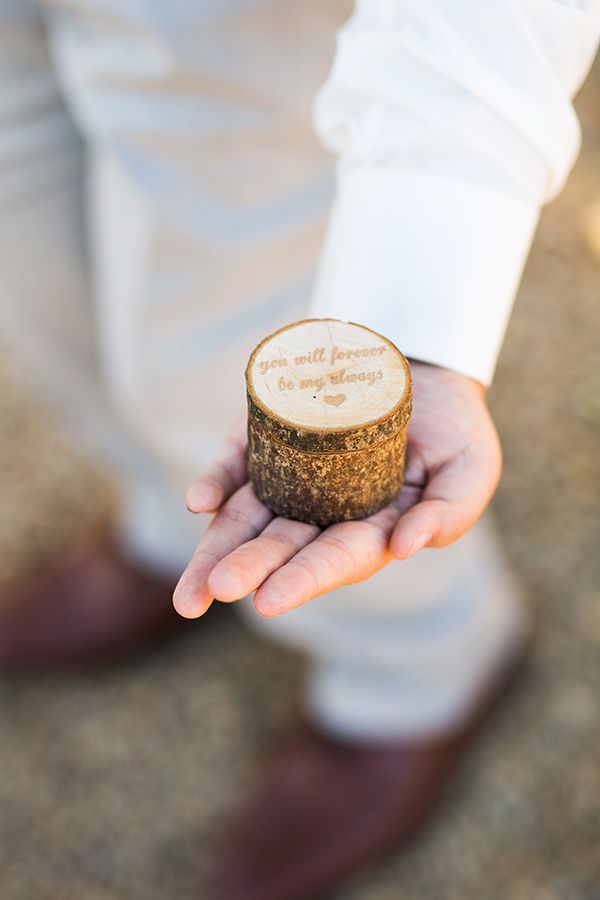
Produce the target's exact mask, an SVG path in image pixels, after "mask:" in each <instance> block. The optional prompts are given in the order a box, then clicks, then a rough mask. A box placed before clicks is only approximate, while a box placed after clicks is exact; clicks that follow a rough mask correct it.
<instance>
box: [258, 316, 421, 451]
mask: <svg viewBox="0 0 600 900" xmlns="http://www.w3.org/2000/svg"><path fill="white" fill-rule="evenodd" d="M246 385H247V393H248V405H249V409H250V415H251V418H252V419H253V420H254V421H255V423H256V424H257V425H258V426H259V427H261V426H262V427H264V428H265V429H266V430H268V431H270V432H271V433H272V435H273V437H274V438H275V439H277V440H280V441H282V442H283V443H286V444H290V445H291V446H294V447H296V448H298V449H301V450H306V451H311V452H320V453H323V452H329V451H337V452H340V451H344V450H358V449H363V448H365V447H369V446H372V445H374V444H377V443H379V442H380V441H382V440H384V439H386V438H388V437H391V436H392V435H394V434H395V433H396V432H397V431H398V430H399V429H400V428H402V427H404V426H405V425H406V423H407V422H408V417H409V415H410V407H411V382H410V370H409V366H408V362H407V361H406V359H405V357H404V356H403V355H402V353H401V352H400V351H399V350H398V348H397V347H396V346H395V345H394V344H393V343H392V342H391V341H389V340H388V339H387V338H385V337H383V336H382V335H380V334H378V333H377V332H375V331H372V330H371V329H370V328H366V327H365V326H364V325H358V324H356V323H354V322H342V321H340V320H339V319H304V320H302V321H300V322H294V323H292V324H291V325H286V326H285V327H284V328H281V329H279V331H276V332H275V333H274V334H271V335H269V336H268V337H267V338H265V339H264V340H263V341H261V343H260V344H259V345H258V346H257V347H256V348H255V349H254V351H253V352H252V355H251V356H250V359H249V361H248V365H247V368H246Z"/></svg>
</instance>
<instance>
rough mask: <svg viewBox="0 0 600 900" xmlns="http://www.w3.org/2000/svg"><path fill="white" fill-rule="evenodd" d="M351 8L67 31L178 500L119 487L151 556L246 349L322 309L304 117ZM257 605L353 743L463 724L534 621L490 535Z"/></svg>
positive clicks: (150, 401) (151, 433)
mask: <svg viewBox="0 0 600 900" xmlns="http://www.w3.org/2000/svg"><path fill="white" fill-rule="evenodd" d="M347 8H348V4H339V5H338V4H336V3H323V2H322V0H319V2H316V0H314V2H313V0H311V2H308V0H294V2H287V3H281V2H269V0H256V2H252V3H247V2H245V3H242V2H233V0H232V2H229V3H225V2H223V3H219V4H215V3H210V2H208V0H203V2H200V0H198V2H196V3H189V2H186V3H183V2H180V3H172V4H169V5H168V7H167V6H166V5H158V4H155V3H152V2H150V0H147V2H136V3H133V2H122V3H120V4H119V5H118V6H115V5H114V4H112V3H111V4H108V3H107V4H106V9H105V10H104V12H103V4H102V3H101V2H97V3H95V4H94V7H93V8H90V6H89V4H84V3H83V2H81V3H80V2H78V0H73V2H72V3H71V4H70V7H69V10H70V11H69V13H68V14H65V13H64V11H62V12H60V14H57V16H56V18H55V19H54V30H53V35H54V52H55V54H56V56H57V59H59V60H60V66H61V72H62V78H63V84H64V87H65V90H66V91H67V92H68V94H69V96H70V99H71V104H72V109H73V110H74V112H75V115H76V117H77V121H78V123H79V125H80V127H81V128H82V129H83V131H84V132H85V134H86V136H87V140H88V142H89V144H90V148H91V161H92V169H91V172H92V191H93V192H92V199H93V213H94V214H93V225H94V257H95V263H96V274H97V286H98V291H97V293H98V309H99V322H100V328H101V335H102V355H103V362H104V366H105V369H106V372H107V375H108V378H109V382H110V386H111V391H112V395H113V397H114V400H115V403H116V404H117V405H118V407H119V409H120V411H121V414H122V416H123V418H124V420H126V421H128V422H129V423H130V425H131V427H132V428H133V429H134V430H135V433H136V435H137V436H138V438H139V440H140V441H141V442H142V443H144V445H145V446H146V447H147V448H148V450H149V452H150V453H151V455H152V456H153V458H154V459H155V460H156V461H157V463H158V465H159V467H160V468H161V471H162V472H163V474H164V479H163V486H164V490H158V489H156V485H155V489H154V490H153V492H151V495H146V496H145V497H144V496H143V493H142V492H140V490H139V488H138V485H137V484H136V483H135V481H130V482H129V484H128V485H127V488H126V491H125V493H124V497H125V498H126V500H127V502H126V503H125V504H124V510H126V515H124V521H125V522H126V530H127V533H128V535H129V538H130V540H131V542H132V544H133V545H135V546H136V547H137V550H138V551H139V552H140V553H141V554H145V555H147V556H148V558H152V559H156V558H157V557H159V556H161V555H162V556H165V557H166V556H168V557H169V558H170V559H172V560H173V562H178V563H180V564H183V562H184V561H185V556H186V554H187V553H188V552H189V548H188V546H187V540H186V539H184V538H183V537H180V532H178V531H177V530H176V529H173V528H171V527H170V526H168V525H167V523H168V522H169V521H170V520H171V518H172V517H171V514H170V512H169V510H173V509H174V508H175V507H177V508H180V506H178V505H179V504H180V503H181V501H180V497H181V493H182V490H183V485H184V484H185V483H186V482H187V481H188V480H189V479H190V478H191V477H193V475H194V474H195V473H196V472H197V470H198V469H200V468H202V467H203V466H204V465H205V464H206V463H207V462H208V461H209V460H210V458H211V457H212V455H213V453H214V451H215V449H216V448H217V447H218V446H219V444H220V442H221V440H222V437H223V435H224V433H225V431H226V430H227V429H228V428H229V426H230V424H231V422H232V421H233V419H234V418H235V416H236V415H237V413H238V411H239V410H240V409H241V407H242V405H243V403H244V384H243V369H244V366H245V362H246V359H247V356H248V354H249V352H250V350H251V349H252V347H253V346H254V345H255V344H256V343H257V341H258V340H260V339H261V338H262V337H263V336H264V335H265V334H266V333H268V332H269V331H272V330H274V329H275V328H277V327H279V326H280V325H282V324H285V323H286V322H289V321H292V320H293V319H295V318H299V317H301V316H302V315H303V314H304V313H305V310H306V308H307V298H308V294H309V291H310V286H311V281H312V278H313V269H314V264H315V261H316V259H317V255H318V250H319V247H320V243H321V240H322V235H323V226H324V219H325V216H326V211H327V208H328V204H329V200H330V197H331V167H330V163H329V161H328V160H327V158H326V157H325V155H324V153H323V152H322V151H321V150H320V149H319V147H318V146H317V144H316V141H315V139H314V137H313V136H312V130H311V127H310V107H311V103H312V99H313V97H314V94H315V92H316V89H317V88H318V86H319V84H320V83H321V81H322V80H323V77H324V75H325V73H326V70H327V68H328V65H329V63H330V61H331V56H332V51H333V38H334V33H335V30H336V28H337V26H338V25H339V24H340V23H341V21H342V18H343V13H345V12H346V11H347ZM107 10H109V11H108V12H107ZM169 497H170V498H171V500H170V501H169V499H168V498H169ZM161 498H162V499H161ZM190 521H191V520H190ZM190 534H191V531H190ZM191 536H192V537H194V536H193V535H191ZM243 606H244V605H243ZM244 608H246V609H247V610H248V614H249V616H250V619H251V621H252V622H254V623H255V624H257V625H259V627H261V628H262V629H264V630H265V631H266V632H267V633H269V634H272V635H273V636H274V637H276V638H277V639H280V640H285V641H288V642H290V643H292V644H294V645H295V646H298V647H300V648H302V649H304V650H306V651H307V652H308V653H309V655H310V656H311V658H312V666H311V675H310V684H309V699H308V703H309V705H310V707H311V709H312V710H313V713H314V715H316V716H317V717H318V718H320V719H321V720H322V721H323V722H324V723H325V724H326V725H327V726H328V727H330V728H332V729H336V730H338V731H340V732H343V733H348V734H350V733H352V734H370V735H384V734H397V733H409V732H413V731H419V732H422V731H423V730H431V729H435V728H438V727H442V726H444V725H446V724H448V723H449V722H450V721H454V720H456V719H457V718H459V717H460V716H461V715H464V714H465V712H466V710H467V708H468V706H469V704H470V703H472V701H473V698H474V695H475V692H476V690H477V689H478V688H479V686H480V685H481V682H482V680H483V679H485V677H487V676H488V675H489V674H490V672H491V671H492V670H493V668H494V667H495V666H497V665H498V662H499V659H500V658H501V656H502V655H504V654H505V653H506V652H508V648H509V647H510V645H511V643H512V642H513V641H514V640H515V638H516V635H517V634H518V633H519V629H520V624H521V621H522V617H521V612H520V607H519V606H518V603H517V592H516V590H515V589H514V586H513V584H512V582H511V578H510V576H509V575H508V573H507V571H506V567H505V565H504V563H503V561H502V559H501V556H500V555H499V551H498V548H497V543H496V541H495V539H494V537H493V534H492V533H491V532H490V530H489V528H487V527H486V525H485V524H483V525H481V526H478V527H477V528H476V529H475V530H473V532H472V533H470V534H469V535H468V536H466V537H465V538H463V539H462V540H461V541H460V542H458V543H457V544H456V545H454V546H452V547H449V548H446V549H444V550H436V551H426V552H424V553H422V554H421V555H419V556H418V557H416V558H415V559H414V560H411V561H409V562H406V563H397V564H392V565H390V566H388V567H386V568H385V569H384V570H382V572H381V573H378V574H377V575H376V576H374V577H373V578H372V579H370V580H369V582H368V583H365V584H359V585H353V586H350V587H347V588H343V589H340V590H339V591H335V592H332V593H331V594H329V595H327V596H326V597H324V598H321V599H319V600H317V601H314V602H313V603H311V604H309V605H307V606H306V607H303V608H302V609H299V610H296V611H294V612H292V613H287V614H285V615H284V616H282V617H280V618H279V619H275V620H268V621H266V620H261V619H259V618H258V617H257V616H256V615H254V613H253V612H252V610H251V608H249V604H245V607H244Z"/></svg>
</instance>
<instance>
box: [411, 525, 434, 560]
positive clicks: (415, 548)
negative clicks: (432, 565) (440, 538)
mask: <svg viewBox="0 0 600 900" xmlns="http://www.w3.org/2000/svg"><path fill="white" fill-rule="evenodd" d="M432 537H433V535H432V533H431V532H430V531H422V532H421V534H418V535H417V536H416V538H415V539H414V541H413V542H412V544H411V547H410V550H409V551H408V553H407V554H406V556H405V557H404V558H405V559H410V557H411V556H414V555H415V553H418V552H419V550H422V549H423V547H426V546H427V544H428V543H429V541H430V540H431V538H432Z"/></svg>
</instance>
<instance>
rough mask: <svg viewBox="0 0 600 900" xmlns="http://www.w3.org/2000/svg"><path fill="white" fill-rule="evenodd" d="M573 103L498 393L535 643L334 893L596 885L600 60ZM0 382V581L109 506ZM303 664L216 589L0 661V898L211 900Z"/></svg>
mask: <svg viewBox="0 0 600 900" xmlns="http://www.w3.org/2000/svg"><path fill="white" fill-rule="evenodd" d="M578 107H579V110H580V113H581V116H582V120H583V124H584V133H585V146H584V152H583V155H582V158H581V160H580V162H579V163H578V165H577V167H576V170H575V172H574V173H573V176H572V178H571V180H570V182H569V185H568V187H567V190H566V191H565V193H564V194H563V195H562V197H561V198H560V199H559V200H558V201H557V202H555V203H554V204H552V206H550V207H549V208H548V209H547V210H546V211H545V212H544V215H543V219H542V223H541V227H540V231H539V234H538V237H537V240H536V243H535V246H534V249H533V252H532V255H531V258H530V261H529V264H528V267H527V271H526V275H525V279H524V283H523V286H522V289H521V292H520V296H519V300H518V302H517V306H516V309H515V312H514V316H513V318H512V321H511V325H510V330H509V335H508V338H507V341H506V343H505V347H504V352H503V356H502V360H501V364H500V367H499V371H498V375H497V380H496V383H495V386H494V388H493V391H492V397H491V403H492V406H493V410H494V413H495V415H496V418H497V421H498V423H499V427H500V431H501V434H502V436H503V444H504V449H505V460H506V463H505V475H504V479H503V483H502V485H501V488H500V490H499V492H498V495H497V498H496V500H495V503H494V505H495V509H496V513H497V517H498V519H499V520H500V523H501V525H502V527H503V533H504V536H505V540H506V544H507V548H508V552H509V554H510V556H511V558H512V560H513V562H514V565H515V567H516V569H517V570H518V572H519V573H520V575H521V577H522V579H523V581H524V583H525V585H526V586H527V588H528V592H529V595H530V598H531V602H532V605H533V607H534V609H535V611H536V613H537V618H538V622H539V640H538V643H537V647H536V649H535V651H534V653H533V657H532V660H531V665H530V667H529V669H528V671H527V673H526V675H525V676H524V678H523V679H522V680H521V683H520V685H519V686H518V688H517V690H516V692H515V693H514V694H513V695H512V697H511V699H510V701H509V702H507V703H506V704H505V706H504V707H503V708H502V709H501V710H500V711H499V713H498V715H497V717H496V718H495V720H494V721H493V723H492V724H491V725H490V726H489V727H488V729H487V730H486V732H485V733H484V734H483V735H482V738H481V740H480V741H479V743H478V744H477V746H476V747H475V748H474V749H473V751H472V753H470V755H469V758H468V759H466V760H465V765H464V767H463V771H462V773H461V775H460V777H459V778H458V779H457V780H456V783H455V785H454V787H453V789H452V791H451V796H450V797H449V798H448V802H447V803H446V804H445V805H444V807H443V809H442V810H441V813H440V815H439V817H438V819H437V820H436V821H435V823H433V825H432V827H431V828H430V829H429V830H428V831H427V832H426V833H425V834H424V835H423V837H422V838H421V839H420V840H419V841H417V842H416V843H415V844H414V845H413V846H412V847H411V848H410V851H407V852H405V853H403V854H400V855H398V856H397V857H396V858H394V857H391V858H388V859H387V860H386V861H385V862H384V863H382V864H380V865H378V866H374V867H372V868H370V869H369V870H368V871H366V872H364V873H363V874H361V875H360V876H359V877H358V878H356V879H355V880H354V881H352V882H350V883H349V884H347V885H346V886H345V887H344V888H343V889H342V890H340V891H339V892H338V893H337V894H336V895H335V898H333V897H332V898H331V900H429V898H431V900H455V898H456V900H465V898H469V900H470V898H477V900H507V898H508V900H596V898H600V850H599V839H600V768H599V765H598V757H597V748H598V745H599V738H600V723H599V716H598V697H599V696H600V692H599V690H598V689H599V687H600V685H599V674H600V672H599V665H598V661H599V659H600V653H599V652H598V651H599V646H598V643H599V634H600V552H599V544H598V536H599V535H600V471H599V469H600V464H599V453H598V450H599V435H600V341H599V340H598V334H599V332H600V303H599V299H600V298H599V293H600V290H599V286H600V112H599V110H600V67H598V66H597V67H596V71H595V74H594V76H593V78H592V79H591V80H590V82H589V83H588V85H587V86H586V88H585V90H584V92H583V93H582V94H581V96H580V99H579V102H578ZM0 390H1V399H0V465H1V471H2V473H3V475H4V477H5V484H4V485H3V495H2V506H1V509H0V560H1V571H0V577H1V578H2V579H3V581H4V583H8V582H9V581H10V579H11V578H13V577H15V576H17V575H18V573H19V572H21V571H22V570H23V568H24V566H25V564H26V560H27V559H28V558H30V557H31V556H32V555H37V556H38V557H39V556H40V555H48V556H51V555H52V554H53V552H55V550H56V549H57V548H59V547H60V546H61V545H62V544H63V543H64V542H67V541H69V540H70V539H71V538H72V536H73V535H74V533H75V531H77V532H78V533H79V532H80V531H81V530H82V528H85V527H89V528H90V529H91V528H93V527H94V524H95V520H96V517H97V515H98V510H101V512H102V515H105V514H108V512H109V508H110V503H109V501H107V499H106V498H107V492H106V485H105V484H104V483H103V481H102V479H101V478H100V477H99V476H98V475H97V474H96V473H95V472H94V471H93V470H92V469H91V468H90V467H89V466H87V465H86V464H85V463H84V462H83V461H82V460H81V459H80V458H79V457H77V456H76V455H75V453H74V451H73V450H72V449H71V448H70V447H69V444H68V443H67V441H66V439H65V437H64V436H63V435H61V434H60V433H59V432H58V431H57V430H56V429H55V427H54V426H53V425H52V424H51V423H50V422H48V421H47V420H46V418H45V416H44V414H43V413H42V412H41V411H40V410H39V409H38V408H37V407H36V405H35V403H34V402H33V401H32V400H31V399H30V398H29V397H28V396H27V394H26V391H25V389H24V387H23V385H22V384H21V383H20V381H19V378H18V376H17V375H16V373H15V370H14V368H13V370H11V371H10V372H9V371H8V370H7V369H6V370H5V369H3V370H2V371H1V372H0ZM92 511H93V512H92ZM301 674H302V663H301V662H300V660H298V659H297V658H295V657H294V656H292V655H290V654H289V653H288V652H287V651H283V650H281V649H279V648H277V647H272V646H267V645H265V644H263V643H262V642H261V641H259V640H258V639H257V638H256V637H255V636H251V635H249V634H247V633H246V632H245V631H244V630H243V629H242V627H241V625H240V624H239V623H238V621H237V619H236V617H235V616H234V615H232V614H231V612H230V610H229V609H225V608H219V609H217V610H215V612H214V614H212V615H211V616H210V618H209V619H207V620H206V622H202V623H198V624H197V625H190V627H189V628H187V629H186V630H185V632H184V633H182V634H181V635H180V636H178V637H177V638H175V639H174V640H172V641H170V642H169V643H168V644H166V645H165V646H163V647H162V648H161V649H160V650H159V651H157V652H155V653H153V654H151V655H148V656H145V657H143V658H141V659H136V660H134V661H132V662H131V663H129V664H128V665H126V666H119V667H116V668H111V669H109V670H103V671H101V672H96V673H90V672H71V673H68V674H65V673H63V674H58V673H54V674H51V675H47V674H46V675H40V674H38V675H29V676H20V677H3V678H2V680H1V681H0V723H1V733H2V741H1V743H0V810H1V811H2V812H1V817H0V897H1V898H2V900H71V898H73V900H175V898H177V900H192V898H194V900H198V898H201V900H202V894H201V892H200V891H199V889H198V887H197V884H198V880H199V879H200V878H201V875H202V871H203V869H204V867H205V865H206V863H207V860H210V858H211V854H212V851H213V848H214V847H215V845H216V844H218V842H219V836H220V833H221V828H222V824H223V822H224V820H225V818H226V816H227V814H228V811H229V810H230V809H231V807H232V806H233V804H234V803H235V802H236V800H237V797H238V795H239V793H240V791H243V790H244V789H245V787H246V785H247V784H249V783H250V781H251V780H252V778H253V776H254V774H255V772H256V771H257V766H258V765H259V761H260V758H261V757H262V756H263V755H264V753H265V752H266V748H267V747H268V744H269V741H270V739H271V738H272V737H273V736H274V735H276V734H277V733H279V732H280V731H281V730H282V729H283V728H284V727H285V724H286V722H287V721H288V719H289V717H290V715H291V713H290V709H289V707H290V702H289V698H290V696H292V695H296V694H297V692H298V685H299V681H300V678H301Z"/></svg>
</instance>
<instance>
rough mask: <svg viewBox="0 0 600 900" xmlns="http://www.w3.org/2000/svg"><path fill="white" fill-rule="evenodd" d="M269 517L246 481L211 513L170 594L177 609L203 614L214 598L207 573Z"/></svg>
mask: <svg viewBox="0 0 600 900" xmlns="http://www.w3.org/2000/svg"><path fill="white" fill-rule="evenodd" d="M272 518H273V513H272V512H270V511H269V510H268V509H267V507H266V506H264V505H263V504H262V503H261V502H260V501H259V500H258V499H257V497H256V495H255V493H254V491H253V490H252V487H251V486H250V484H249V483H246V484H245V485H244V486H243V487H241V488H239V490H237V491H236V492H235V493H234V494H233V495H232V496H231V497H230V498H229V500H228V501H227V502H226V503H225V505H224V506H223V507H222V508H221V509H220V510H219V512H218V513H217V515H216V516H215V517H214V519H213V520H212V522H211V523H210V525H209V526H208V528H207V529H206V531H205V532H204V534H203V535H202V537H201V539H200V542H199V543H198V546H197V548H196V550H195V552H194V555H193V556H192V558H191V560H190V562H189V563H188V565H187V567H186V569H185V572H184V573H183V575H182V576H181V578H180V579H179V583H178V585H177V587H176V588H175V592H174V594H173V605H174V607H175V609H176V610H177V612H178V613H179V614H180V615H182V616H185V618H188V619H195V618H197V617H198V616H201V615H203V614H204V613H205V612H206V610H207V609H208V607H209V606H210V604H211V603H212V600H213V598H214V596H215V595H214V594H213V593H212V592H211V590H210V588H209V586H208V576H209V574H210V572H211V570H212V569H213V568H214V567H215V565H216V564H217V563H218V562H219V561H220V560H221V559H223V557H224V556H227V554H228V553H231V552H232V550H235V549H236V547H239V546H240V545H241V544H244V543H246V541H249V540H251V539H252V538H254V537H256V535H257V534H260V532H261V531H262V530H263V528H264V527H265V526H266V525H267V524H268V523H269V522H270V520H271V519H272Z"/></svg>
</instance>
